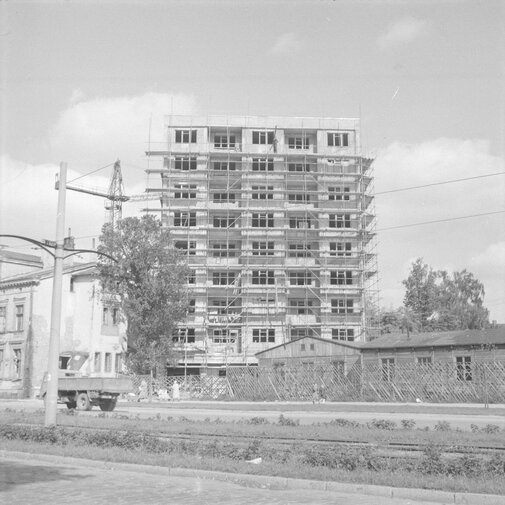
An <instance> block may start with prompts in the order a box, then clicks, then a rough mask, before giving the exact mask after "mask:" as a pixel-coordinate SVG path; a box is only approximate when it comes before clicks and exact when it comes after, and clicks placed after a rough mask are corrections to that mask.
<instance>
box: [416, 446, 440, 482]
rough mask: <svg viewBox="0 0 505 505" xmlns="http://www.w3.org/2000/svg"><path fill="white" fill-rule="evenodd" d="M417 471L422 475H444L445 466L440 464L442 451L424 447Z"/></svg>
mask: <svg viewBox="0 0 505 505" xmlns="http://www.w3.org/2000/svg"><path fill="white" fill-rule="evenodd" d="M417 471H419V472H420V473H423V474H435V475H437V474H443V473H445V465H444V463H443V462H442V449H441V448H440V447H439V446H437V445H433V444H430V445H428V446H426V447H425V449H424V451H423V457H422V458H421V460H420V461H419V463H418V465H417Z"/></svg>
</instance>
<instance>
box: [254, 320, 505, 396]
mask: <svg viewBox="0 0 505 505" xmlns="http://www.w3.org/2000/svg"><path fill="white" fill-rule="evenodd" d="M256 357H257V359H258V363H259V367H258V371H257V372H256V375H257V377H260V376H261V375H262V374H263V375H266V376H268V377H270V379H269V382H270V383H271V384H272V388H274V389H275V394H276V396H277V397H278V398H286V399H288V398H293V394H292V393H291V390H295V391H296V395H298V396H299V397H307V395H308V394H309V392H310V388H311V383H312V382H314V381H315V382H318V383H323V384H324V386H325V387H326V389H327V391H329V399H334V400H337V399H339V400H381V401H395V400H401V401H415V400H416V399H420V400H429V401H505V327H504V326H501V327H497V328H490V329H486V330H460V331H449V332H438V333H417V334H416V333H411V334H409V335H407V334H390V335H384V336H382V337H379V338H377V339H375V340H372V341H370V342H364V343H362V342H343V341H338V340H335V341H333V340H326V339H321V338H318V337H303V338H300V339H297V340H291V341H289V342H286V343H285V344H281V345H277V346H275V347H271V348H270V349H266V350H264V351H261V352H259V353H257V354H256ZM262 387H263V389H265V388H266V383H265V385H263V386H262Z"/></svg>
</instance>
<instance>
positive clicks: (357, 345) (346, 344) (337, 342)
mask: <svg viewBox="0 0 505 505" xmlns="http://www.w3.org/2000/svg"><path fill="white" fill-rule="evenodd" d="M305 339H310V340H319V341H320V342H324V343H325V344H334V345H339V346H343V347H349V348H350V349H359V348H360V347H361V344H360V343H359V342H352V343H351V342H343V341H342V340H329V339H327V338H320V337H311V336H305V337H300V338H296V339H293V340H289V341H287V342H285V343H283V344H279V345H274V346H273V347H269V348H268V349H264V350H263V351H259V352H257V353H256V354H255V356H259V355H260V354H264V353H266V352H270V351H273V350H274V349H278V348H279V347H286V346H288V345H291V344H293V343H294V342H300V341H301V340H305Z"/></svg>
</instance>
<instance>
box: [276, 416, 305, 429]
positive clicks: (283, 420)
mask: <svg viewBox="0 0 505 505" xmlns="http://www.w3.org/2000/svg"><path fill="white" fill-rule="evenodd" d="M278 423H279V424H280V425H281V426H299V425H300V421H299V420H298V419H291V418H289V417H284V414H281V415H280V416H279V421H278Z"/></svg>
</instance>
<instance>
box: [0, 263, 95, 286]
mask: <svg viewBox="0 0 505 505" xmlns="http://www.w3.org/2000/svg"><path fill="white" fill-rule="evenodd" d="M95 267H96V263H95V262H92V263H78V264H74V265H68V266H63V274H64V275H65V274H75V273H84V271H88V270H89V271H90V272H92V271H93V270H94V269H95ZM53 275H54V268H44V269H43V270H37V271H35V272H25V273H22V274H17V275H13V276H11V277H6V278H5V279H2V280H1V281H0V288H3V287H7V286H11V285H13V284H27V283H28V284H29V283H34V282H39V281H41V280H43V279H50V278H51V277H53Z"/></svg>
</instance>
